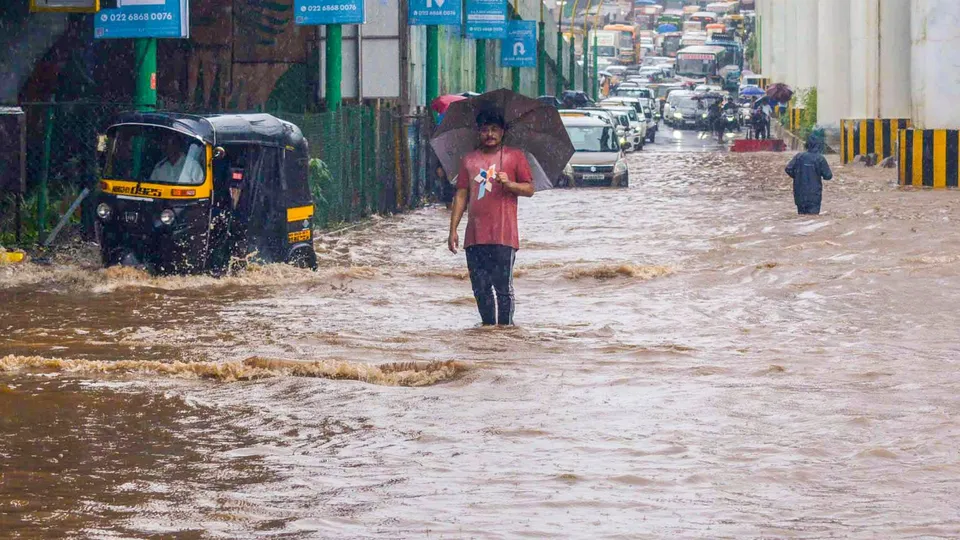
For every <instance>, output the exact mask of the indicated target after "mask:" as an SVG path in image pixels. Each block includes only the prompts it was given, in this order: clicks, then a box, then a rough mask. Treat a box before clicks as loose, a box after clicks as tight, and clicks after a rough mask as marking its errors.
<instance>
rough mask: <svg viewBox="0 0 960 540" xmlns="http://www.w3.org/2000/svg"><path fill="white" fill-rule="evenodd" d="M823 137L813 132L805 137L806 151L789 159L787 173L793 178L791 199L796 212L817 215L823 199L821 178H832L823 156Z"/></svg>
mask: <svg viewBox="0 0 960 540" xmlns="http://www.w3.org/2000/svg"><path fill="white" fill-rule="evenodd" d="M823 146H824V144H823V139H822V138H821V135H819V134H817V133H814V134H812V135H810V137H808V138H807V151H806V152H801V153H799V154H797V155H796V156H794V157H793V159H791V160H790V163H789V164H788V165H787V169H786V172H787V175H788V176H789V177H790V178H793V200H794V202H795V203H797V213H798V214H801V215H805V214H809V215H817V214H819V213H820V202H821V200H822V199H823V180H831V179H833V172H832V171H831V170H830V165H829V164H828V163H827V158H825V157H824V156H823Z"/></svg>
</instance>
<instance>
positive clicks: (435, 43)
mask: <svg viewBox="0 0 960 540" xmlns="http://www.w3.org/2000/svg"><path fill="white" fill-rule="evenodd" d="M426 90H427V104H426V105H427V107H429V106H430V104H431V103H433V100H435V99H437V98H438V97H440V29H439V27H437V25H435V24H432V25H430V26H427V84H426Z"/></svg>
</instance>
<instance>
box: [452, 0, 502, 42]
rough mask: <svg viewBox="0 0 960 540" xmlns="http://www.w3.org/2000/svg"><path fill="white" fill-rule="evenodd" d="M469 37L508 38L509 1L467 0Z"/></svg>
mask: <svg viewBox="0 0 960 540" xmlns="http://www.w3.org/2000/svg"><path fill="white" fill-rule="evenodd" d="M447 1H449V0H447ZM467 37H468V38H470V39H504V38H506V37H507V1H506V0H467Z"/></svg>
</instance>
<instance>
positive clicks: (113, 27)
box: [93, 0, 190, 39]
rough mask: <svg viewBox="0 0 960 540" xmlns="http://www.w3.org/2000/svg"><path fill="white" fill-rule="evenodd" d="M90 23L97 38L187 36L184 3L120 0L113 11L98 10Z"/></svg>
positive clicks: (184, 0)
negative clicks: (118, 5)
mask: <svg viewBox="0 0 960 540" xmlns="http://www.w3.org/2000/svg"><path fill="white" fill-rule="evenodd" d="M93 21H94V22H93V29H94V32H93V35H94V37H96V38H99V39H111V38H182V39H186V38H189V37H190V6H189V2H188V0H123V1H122V2H120V7H118V8H116V9H101V10H100V11H99V12H98V13H97V14H96V15H94V18H93Z"/></svg>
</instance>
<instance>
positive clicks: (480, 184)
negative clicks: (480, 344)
mask: <svg viewBox="0 0 960 540" xmlns="http://www.w3.org/2000/svg"><path fill="white" fill-rule="evenodd" d="M476 123H477V130H478V135H479V147H478V148H477V149H476V150H474V151H473V152H470V153H468V154H466V155H465V156H464V157H463V159H462V160H461V161H460V173H459V176H458V179H457V194H456V196H455V198H454V202H453V212H452V214H451V216H450V235H449V237H448V239H447V247H448V248H449V249H450V251H451V252H453V253H457V250H458V248H459V247H460V237H459V235H458V234H457V227H458V226H459V225H460V220H461V218H462V217H463V214H464V212H465V211H466V210H467V208H468V204H469V215H468V217H467V231H466V238H465V239H464V243H463V245H464V249H465V250H466V252H467V268H468V269H469V271H470V283H471V285H472V286H473V295H474V297H476V299H477V307H478V309H479V310H480V319H481V320H482V322H483V324H484V325H485V326H491V325H497V324H499V325H512V324H513V314H514V300H515V299H514V290H513V265H514V262H515V261H516V255H517V250H518V249H520V235H519V232H518V227H517V202H518V199H517V198H518V197H532V196H533V194H534V191H535V189H534V184H533V174H532V172H531V169H530V164H529V162H528V161H527V157H526V155H525V153H524V152H523V150H520V149H518V148H512V147H509V146H505V145H504V144H503V138H504V132H505V130H506V127H507V126H506V125H505V122H504V118H503V114H502V113H500V112H499V111H495V110H486V111H481V112H480V113H479V114H477V117H476Z"/></svg>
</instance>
